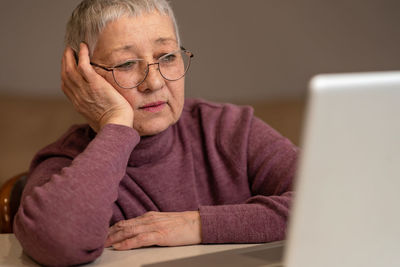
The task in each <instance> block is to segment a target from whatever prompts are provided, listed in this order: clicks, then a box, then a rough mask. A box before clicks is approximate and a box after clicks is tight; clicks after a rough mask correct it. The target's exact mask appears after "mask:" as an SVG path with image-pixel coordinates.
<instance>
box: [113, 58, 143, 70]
mask: <svg viewBox="0 0 400 267" xmlns="http://www.w3.org/2000/svg"><path fill="white" fill-rule="evenodd" d="M138 66H139V61H138V60H129V61H127V62H125V63H122V64H120V65H117V66H115V68H116V69H118V70H121V71H126V70H132V69H135V68H137V67H138Z"/></svg>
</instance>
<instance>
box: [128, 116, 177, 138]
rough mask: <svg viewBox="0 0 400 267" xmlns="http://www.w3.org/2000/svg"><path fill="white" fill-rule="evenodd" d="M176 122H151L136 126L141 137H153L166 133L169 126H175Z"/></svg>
mask: <svg viewBox="0 0 400 267" xmlns="http://www.w3.org/2000/svg"><path fill="white" fill-rule="evenodd" d="M174 123H175V121H172V120H171V121H170V120H168V121H167V120H151V121H148V122H146V123H142V124H141V125H138V126H134V128H135V129H136V131H138V133H139V135H140V136H151V135H156V134H159V133H161V132H163V131H165V130H166V129H167V128H168V127H169V126H171V125H172V124H174Z"/></svg>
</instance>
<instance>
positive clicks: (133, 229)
mask: <svg viewBox="0 0 400 267" xmlns="http://www.w3.org/2000/svg"><path fill="white" fill-rule="evenodd" d="M166 220H168V217H164V216H159V215H157V214H152V213H146V214H144V215H142V216H139V217H136V218H134V219H130V220H123V221H119V222H118V223H116V224H114V225H113V226H112V227H110V228H109V233H108V237H107V240H106V243H105V247H108V246H111V245H112V244H115V243H118V242H121V241H123V240H125V239H128V238H132V237H135V236H137V235H140V234H143V233H146V232H152V231H157V229H159V228H160V224H159V222H160V221H166Z"/></svg>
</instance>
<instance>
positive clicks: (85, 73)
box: [61, 43, 134, 132]
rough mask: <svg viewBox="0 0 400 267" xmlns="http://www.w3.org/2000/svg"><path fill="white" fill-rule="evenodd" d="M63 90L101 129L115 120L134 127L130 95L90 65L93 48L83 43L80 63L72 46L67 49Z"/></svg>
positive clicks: (78, 109)
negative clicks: (125, 93)
mask: <svg viewBox="0 0 400 267" xmlns="http://www.w3.org/2000/svg"><path fill="white" fill-rule="evenodd" d="M61 81H62V86H61V88H62V90H63V92H64V93H65V95H66V96H67V97H68V98H69V100H70V101H71V102H72V104H73V106H74V108H75V109H76V110H77V111H78V112H79V113H81V114H82V115H83V116H84V117H85V118H86V120H87V121H88V123H89V125H90V126H91V127H92V128H93V130H95V131H96V132H98V131H99V130H100V129H101V128H103V127H104V125H106V124H108V123H115V124H121V125H126V126H129V127H132V125H133V116H134V114H133V109H132V107H131V106H130V104H129V103H128V101H126V99H125V98H124V97H123V96H122V95H121V94H120V93H119V92H118V91H117V90H116V89H115V88H114V87H113V86H112V85H111V84H110V83H109V82H107V81H106V80H105V79H104V78H103V77H102V76H100V75H99V74H98V73H97V72H96V71H95V70H94V69H93V67H92V66H91V65H90V59H89V49H88V47H87V45H86V44H83V43H82V44H81V45H80V51H79V63H78V65H77V64H76V61H75V58H74V52H73V50H72V49H71V48H70V47H67V48H66V49H65V51H64V55H63V58H62V66H61Z"/></svg>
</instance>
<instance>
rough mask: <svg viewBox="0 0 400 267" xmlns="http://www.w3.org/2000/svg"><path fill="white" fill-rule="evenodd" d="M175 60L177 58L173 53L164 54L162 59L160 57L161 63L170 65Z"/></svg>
mask: <svg viewBox="0 0 400 267" xmlns="http://www.w3.org/2000/svg"><path fill="white" fill-rule="evenodd" d="M176 59H177V56H176V54H175V53H171V54H166V55H164V56H162V57H160V62H162V63H172V62H174V61H175V60H176Z"/></svg>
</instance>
